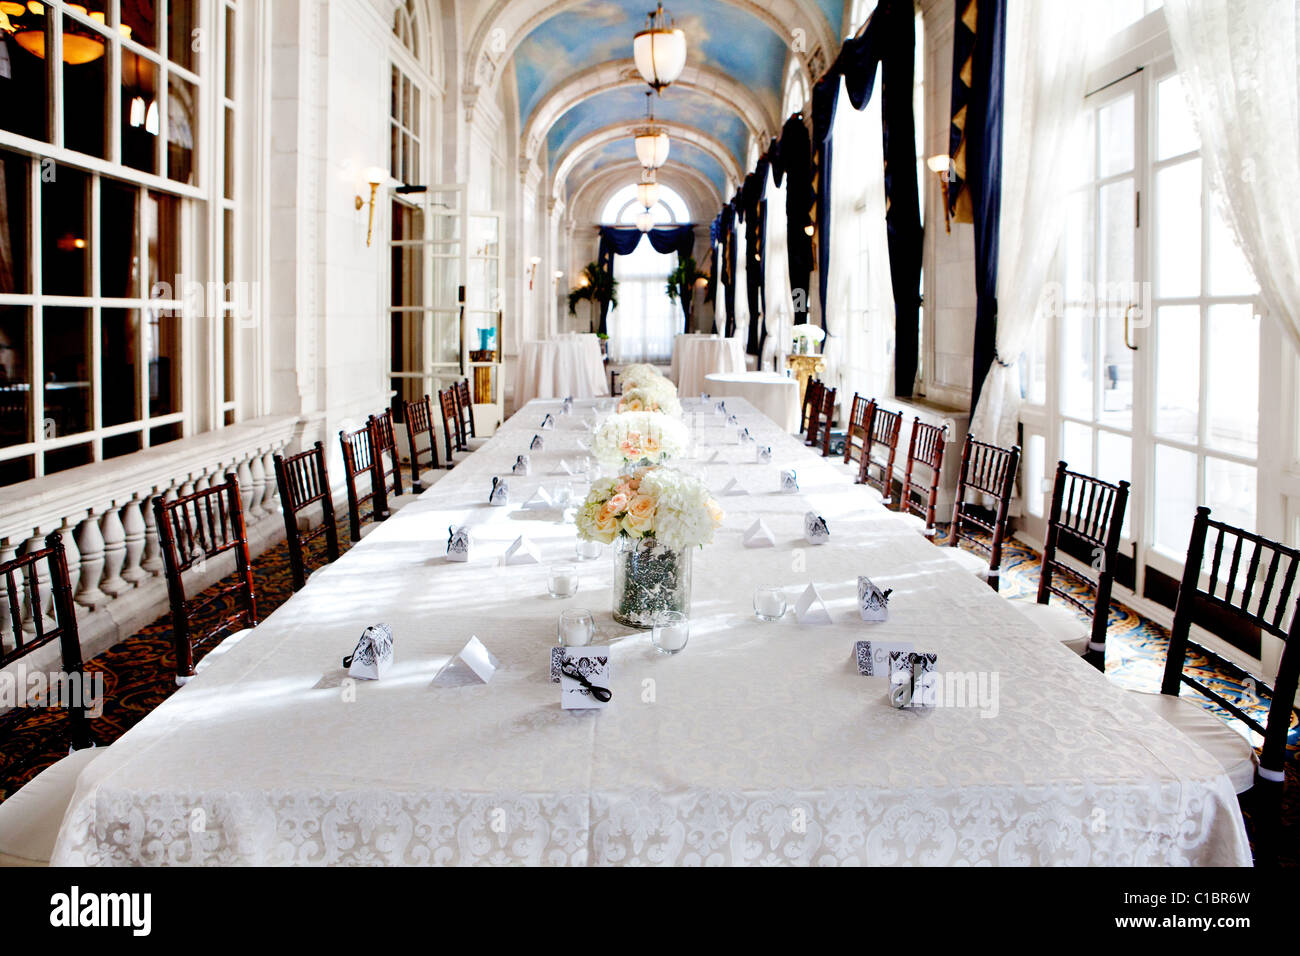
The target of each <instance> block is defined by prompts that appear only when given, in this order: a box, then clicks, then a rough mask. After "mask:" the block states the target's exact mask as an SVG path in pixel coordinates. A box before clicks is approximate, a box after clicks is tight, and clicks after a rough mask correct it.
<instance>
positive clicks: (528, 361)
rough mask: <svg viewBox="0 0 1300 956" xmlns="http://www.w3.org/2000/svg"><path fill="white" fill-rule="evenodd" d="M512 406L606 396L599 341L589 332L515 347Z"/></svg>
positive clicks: (603, 366)
mask: <svg viewBox="0 0 1300 956" xmlns="http://www.w3.org/2000/svg"><path fill="white" fill-rule="evenodd" d="M516 381H517V383H518V384H517V385H516V386H515V405H516V407H519V408H522V407H523V406H524V405H526V404H527V403H528V402H530V401H532V400H533V399H534V398H564V397H565V396H566V395H567V396H571V397H573V398H597V397H600V396H602V395H608V394H609V380H608V379H607V378H606V377H605V362H604V360H603V359H602V358H601V354H600V340H599V339H597V338H596V336H595V335H594V334H592V333H590V332H580V333H574V334H564V335H557V336H555V337H554V338H551V339H546V340H544V341H536V342H524V343H523V344H522V345H521V346H520V347H519V374H518V375H517V376H516Z"/></svg>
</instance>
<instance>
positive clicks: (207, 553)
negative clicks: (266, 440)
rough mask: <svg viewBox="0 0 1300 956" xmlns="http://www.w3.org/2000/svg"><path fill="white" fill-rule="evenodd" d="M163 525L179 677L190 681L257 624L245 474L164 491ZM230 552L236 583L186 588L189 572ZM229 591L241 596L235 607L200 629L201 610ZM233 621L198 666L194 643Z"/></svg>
mask: <svg viewBox="0 0 1300 956" xmlns="http://www.w3.org/2000/svg"><path fill="white" fill-rule="evenodd" d="M153 508H154V518H155V520H156V523H157V526H158V543H159V545H160V546H161V550H162V559H163V568H164V569H165V571H166V574H167V597H168V600H169V602H170V604H171V612H172V644H173V647H174V648H175V653H176V683H177V684H184V683H186V682H187V681H189V680H190V678H192V677H193V676H194V675H195V673H197V671H198V670H201V669H202V668H203V667H204V666H206V665H207V663H208V662H209V661H210V660H211V659H212V658H213V655H215V654H219V653H224V652H225V651H226V650H229V648H230V647H231V646H233V645H234V644H235V643H236V642H237V641H239V640H241V639H242V638H243V637H244V636H245V635H246V634H247V633H248V631H250V630H251V629H252V628H254V627H256V626H257V602H256V599H255V598H254V595H253V571H252V566H251V564H250V563H249V559H248V531H247V529H246V528H245V527H244V509H243V506H242V504H241V503H240V498H239V480H238V479H237V478H236V477H235V475H234V473H233V472H229V473H227V474H226V480H225V481H223V482H222V483H221V484H219V485H213V486H212V487H211V488H207V489H204V490H203V491H196V492H194V494H191V495H184V496H183V497H180V498H177V499H176V500H175V501H166V500H164V499H163V498H162V496H159V497H157V498H154V500H153ZM227 552H230V553H232V554H233V555H234V559H235V574H234V581H233V583H229V584H221V585H217V586H209V587H208V588H207V590H205V591H201V592H200V593H199V595H198V596H197V597H195V598H190V597H188V596H187V594H186V588H185V573H186V572H187V571H190V570H199V569H202V568H204V567H206V565H207V562H209V561H212V560H214V559H217V558H219V557H221V556H222V555H223V554H226V553H227ZM227 596H233V597H234V599H235V610H234V611H231V612H228V613H225V614H223V615H222V616H221V617H220V619H219V620H217V621H216V622H215V623H214V624H213V625H212V626H211V627H210V628H208V629H207V630H206V632H205V633H202V634H198V635H196V634H195V633H194V627H195V623H196V620H195V619H196V617H197V615H198V614H199V613H200V612H202V611H204V610H205V609H207V608H209V607H217V608H218V609H219V608H220V603H221V602H223V601H224V600H225V599H226V597H227ZM233 627H238V628H240V630H238V631H236V632H235V633H232V634H229V635H228V636H227V637H225V638H224V639H223V640H222V641H221V643H220V644H219V645H218V646H216V647H214V648H213V649H212V650H211V651H209V652H208V654H207V655H206V656H205V657H204V659H203V661H201V662H200V665H199V667H198V668H195V666H194V648H195V647H197V646H201V645H203V644H206V643H208V642H209V641H211V640H212V639H213V638H214V637H216V636H217V635H219V634H223V633H226V632H228V631H230V630H231V629H232V628H233Z"/></svg>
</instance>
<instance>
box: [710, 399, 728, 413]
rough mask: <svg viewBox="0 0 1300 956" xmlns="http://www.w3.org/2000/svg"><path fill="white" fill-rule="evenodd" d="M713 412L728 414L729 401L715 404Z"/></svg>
mask: <svg viewBox="0 0 1300 956" xmlns="http://www.w3.org/2000/svg"><path fill="white" fill-rule="evenodd" d="M713 414H715V415H726V414H727V403H726V402H718V403H717V404H716V405H714V406H713Z"/></svg>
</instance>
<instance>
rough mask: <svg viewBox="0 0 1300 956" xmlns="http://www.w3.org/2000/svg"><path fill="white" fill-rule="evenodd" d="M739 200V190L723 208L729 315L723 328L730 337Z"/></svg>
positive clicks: (733, 331) (733, 329) (724, 274)
mask: <svg viewBox="0 0 1300 956" xmlns="http://www.w3.org/2000/svg"><path fill="white" fill-rule="evenodd" d="M739 201H740V193H739V191H737V193H736V195H734V196H732V197H731V202H729V203H727V205H726V208H724V209H723V210H722V235H723V241H724V242H725V243H726V247H725V248H724V249H723V252H722V268H723V272H722V284H723V287H724V288H726V290H727V315H726V322H725V324H724V325H723V327H722V329H723V333H724V334H725V335H727V336H728V337H730V336H733V335H735V334H736V218H737V216H736V206H737V204H738V202H739Z"/></svg>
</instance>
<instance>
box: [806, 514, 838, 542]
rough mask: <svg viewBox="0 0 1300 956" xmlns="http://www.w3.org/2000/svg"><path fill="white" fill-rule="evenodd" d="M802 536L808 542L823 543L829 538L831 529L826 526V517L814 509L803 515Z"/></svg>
mask: <svg viewBox="0 0 1300 956" xmlns="http://www.w3.org/2000/svg"><path fill="white" fill-rule="evenodd" d="M803 536H804V539H805V540H807V542H808V543H809V544H825V543H826V542H827V541H829V540H830V537H831V529H830V528H828V527H827V526H826V519H825V518H823V517H822V516H821V515H819V514H818V513H817V512H815V511H809V512H808V513H807V514H805V515H804V516H803Z"/></svg>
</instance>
